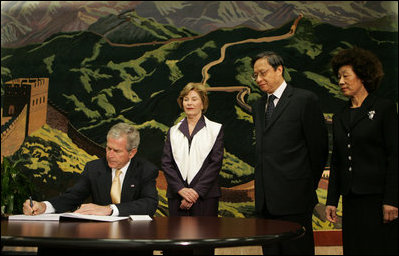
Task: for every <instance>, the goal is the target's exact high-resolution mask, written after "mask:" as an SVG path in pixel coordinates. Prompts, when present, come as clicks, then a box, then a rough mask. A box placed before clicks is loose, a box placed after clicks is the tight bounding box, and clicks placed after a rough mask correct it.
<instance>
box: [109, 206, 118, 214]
mask: <svg viewBox="0 0 399 256" xmlns="http://www.w3.org/2000/svg"><path fill="white" fill-rule="evenodd" d="M109 206H110V207H111V208H112V214H111V216H119V210H118V207H116V205H114V204H110V205H109Z"/></svg>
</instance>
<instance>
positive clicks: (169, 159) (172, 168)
mask: <svg viewBox="0 0 399 256" xmlns="http://www.w3.org/2000/svg"><path fill="white" fill-rule="evenodd" d="M161 165H162V166H161V168H162V170H163V172H164V173H165V177H166V181H167V183H168V190H169V191H171V192H172V193H173V194H175V193H176V194H177V192H178V191H179V190H181V189H182V188H185V187H186V186H185V184H184V181H183V179H182V178H181V176H180V172H179V170H178V168H177V165H176V163H175V161H174V158H173V153H172V147H171V144H170V130H169V131H168V134H167V136H166V140H165V145H164V148H163V154H162V158H161Z"/></svg>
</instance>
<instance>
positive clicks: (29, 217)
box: [8, 212, 152, 222]
mask: <svg viewBox="0 0 399 256" xmlns="http://www.w3.org/2000/svg"><path fill="white" fill-rule="evenodd" d="M136 216H142V217H140V218H139V219H141V218H143V217H145V219H146V220H152V219H151V217H150V216H148V215H145V216H143V215H131V216H130V218H131V219H132V220H138V219H137V218H136ZM60 218H73V219H82V220H94V221H108V222H112V221H119V220H125V219H128V218H129V217H116V216H98V215H87V214H80V213H72V212H67V213H61V214H54V213H52V214H39V215H24V214H19V215H11V216H9V217H8V220H9V221H21V220H22V221H24V220H25V221H35V220H37V221H41V220H42V221H59V220H60Z"/></svg>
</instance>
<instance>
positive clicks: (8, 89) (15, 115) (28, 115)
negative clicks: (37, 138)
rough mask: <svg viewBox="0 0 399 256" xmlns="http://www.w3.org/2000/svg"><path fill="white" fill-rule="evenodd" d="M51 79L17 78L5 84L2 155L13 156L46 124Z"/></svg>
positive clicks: (2, 114) (2, 115)
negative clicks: (28, 138)
mask: <svg viewBox="0 0 399 256" xmlns="http://www.w3.org/2000/svg"><path fill="white" fill-rule="evenodd" d="M48 87H49V79H48V78H18V79H15V80H11V81H8V82H6V83H5V88H4V95H3V99H2V100H3V112H2V113H1V151H2V153H1V155H2V157H3V156H9V155H12V154H14V152H15V151H17V150H18V149H19V148H20V146H21V145H22V143H23V141H24V139H25V137H26V136H28V135H30V134H31V133H32V132H34V131H36V130H37V129H39V128H41V127H42V126H43V125H44V124H45V123H46V116H47V102H48Z"/></svg>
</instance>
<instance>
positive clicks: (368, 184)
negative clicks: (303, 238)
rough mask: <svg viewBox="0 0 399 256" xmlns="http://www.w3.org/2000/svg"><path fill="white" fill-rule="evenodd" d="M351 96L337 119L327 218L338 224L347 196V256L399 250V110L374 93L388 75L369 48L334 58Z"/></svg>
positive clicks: (344, 221) (341, 81)
mask: <svg viewBox="0 0 399 256" xmlns="http://www.w3.org/2000/svg"><path fill="white" fill-rule="evenodd" d="M331 63H332V68H333V71H334V74H336V75H337V76H338V80H339V82H338V83H339V86H340V88H341V92H342V93H343V95H345V96H347V97H348V98H349V99H350V100H349V101H348V104H347V105H346V106H345V107H344V108H343V109H342V110H341V111H339V112H338V113H336V114H335V115H334V117H333V152H332V158H331V171H330V178H329V186H328V195H327V203H326V205H327V207H326V216H327V219H328V220H329V221H331V222H336V220H337V215H336V207H337V204H338V200H339V197H340V195H342V196H343V197H342V205H343V214H342V215H343V216H342V232H343V233H342V235H343V251H344V254H398V114H397V106H396V104H395V103H394V102H391V101H389V100H387V99H382V98H379V97H377V96H375V95H374V94H373V92H374V91H375V90H376V89H377V88H378V86H379V84H380V81H381V79H382V77H383V75H384V73H383V70H382V64H381V62H380V61H379V60H378V58H377V57H376V56H375V55H374V54H373V53H371V52H370V51H367V50H364V49H360V48H352V49H346V50H342V51H341V52H339V53H338V54H337V55H336V56H334V57H333V59H332V62H331Z"/></svg>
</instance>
